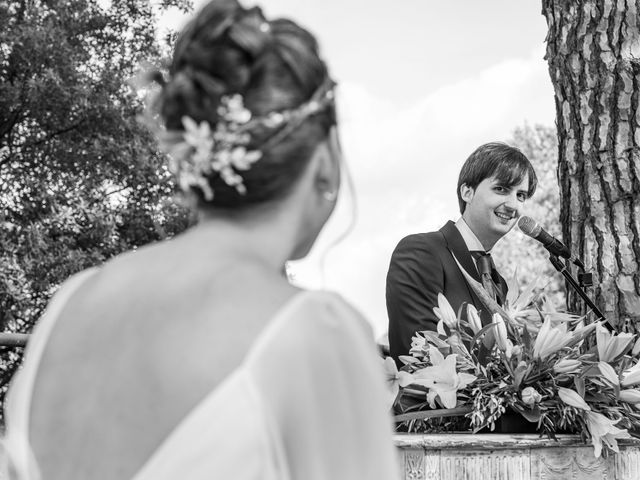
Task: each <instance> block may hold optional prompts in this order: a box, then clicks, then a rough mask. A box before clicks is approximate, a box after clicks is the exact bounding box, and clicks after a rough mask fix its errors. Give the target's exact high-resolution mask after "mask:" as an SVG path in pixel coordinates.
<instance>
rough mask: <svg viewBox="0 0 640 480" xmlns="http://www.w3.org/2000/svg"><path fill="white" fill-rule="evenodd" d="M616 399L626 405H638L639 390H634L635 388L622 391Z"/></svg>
mask: <svg viewBox="0 0 640 480" xmlns="http://www.w3.org/2000/svg"><path fill="white" fill-rule="evenodd" d="M618 398H619V399H620V400H622V401H623V402H626V403H640V390H636V389H635V388H631V389H629V390H622V391H620V395H618Z"/></svg>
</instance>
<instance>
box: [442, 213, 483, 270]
mask: <svg viewBox="0 0 640 480" xmlns="http://www.w3.org/2000/svg"><path fill="white" fill-rule="evenodd" d="M440 232H441V233H442V235H444V239H445V241H446V242H447V247H448V248H449V250H451V252H452V253H453V254H454V255H455V256H456V258H457V259H458V261H459V262H460V265H462V266H463V267H464V269H465V270H466V271H467V272H468V273H469V275H471V276H472V277H473V278H474V279H476V280H477V281H478V282H480V281H481V279H480V274H479V273H478V269H477V268H476V264H475V262H474V261H473V257H471V253H469V249H468V248H467V244H466V243H464V239H463V238H462V235H460V232H459V231H458V228H457V227H456V225H455V223H453V222H452V221H448V222H447V223H446V224H445V226H444V227H442V228H441V229H440Z"/></svg>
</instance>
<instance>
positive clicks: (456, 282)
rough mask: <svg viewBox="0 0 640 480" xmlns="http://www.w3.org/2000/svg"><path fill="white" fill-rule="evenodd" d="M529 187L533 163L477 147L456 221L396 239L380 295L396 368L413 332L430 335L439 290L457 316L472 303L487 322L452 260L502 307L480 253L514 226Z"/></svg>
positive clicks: (510, 150)
mask: <svg viewBox="0 0 640 480" xmlns="http://www.w3.org/2000/svg"><path fill="white" fill-rule="evenodd" d="M536 185H537V177H536V174H535V171H534V169H533V166H532V165H531V162H529V160H528V159H527V157H526V156H525V155H524V154H523V153H522V152H521V151H520V150H518V149H517V148H514V147H510V146H509V145H506V144H503V143H487V144H485V145H482V146H480V147H478V148H477V149H476V150H475V151H474V152H473V153H472V154H471V156H470V157H469V158H468V159H467V161H466V162H465V163H464V165H463V166H462V170H461V171H460V176H459V178H458V192H457V193H458V203H459V205H460V213H461V214H462V217H461V218H460V219H459V220H458V221H457V222H455V223H453V222H451V221H449V222H447V223H446V224H445V226H444V227H442V228H441V229H440V230H439V231H437V232H429V233H416V234H413V235H409V236H407V237H405V238H403V239H402V240H400V243H398V246H397V247H396V249H395V250H394V252H393V255H392V256H391V263H390V265H389V272H388V274H387V290H386V297H387V312H388V314H389V349H390V353H391V356H392V357H393V358H394V359H395V360H396V362H397V363H398V364H399V365H400V362H399V361H398V356H399V355H408V354H409V350H410V349H411V337H412V336H413V335H414V334H415V333H416V332H418V331H421V330H433V331H435V330H436V324H437V322H438V318H437V317H436V315H435V314H434V313H433V308H434V307H437V306H438V293H442V294H444V296H445V297H446V298H447V300H448V301H449V303H450V304H451V306H452V307H453V311H454V312H456V314H457V313H458V311H459V309H460V307H461V306H462V305H463V304H465V303H471V304H473V305H474V306H475V307H476V308H477V309H478V311H479V312H480V317H481V319H482V323H483V325H485V324H487V323H489V322H490V321H491V315H490V314H489V313H488V312H487V311H486V309H485V308H484V307H483V305H482V303H481V301H480V299H479V298H478V297H477V296H476V295H475V293H474V292H473V291H472V290H471V287H470V286H469V285H468V284H467V282H466V280H465V278H464V276H463V274H462V272H461V271H460V268H459V267H458V264H457V263H456V260H455V259H454V255H455V258H456V259H457V260H458V262H460V265H462V267H463V268H464V269H465V270H466V271H467V272H468V273H469V274H470V275H471V276H472V277H474V278H475V279H476V280H477V281H478V282H481V283H482V284H483V286H484V287H485V289H487V290H489V293H490V294H491V295H493V296H494V298H496V300H497V301H498V303H501V301H502V300H503V299H504V295H506V283H505V281H504V279H503V278H502V277H501V276H500V275H499V274H498V273H497V271H496V270H495V267H494V266H493V261H492V260H491V258H490V256H487V253H489V252H490V251H491V249H492V248H493V246H494V245H495V243H496V242H497V241H498V240H500V239H501V238H502V237H503V236H504V235H506V234H507V233H508V232H509V230H511V228H513V226H514V225H515V223H516V221H517V220H518V217H519V216H520V213H521V208H522V206H523V204H524V203H525V201H526V200H527V199H528V198H530V197H531V196H532V195H533V193H534V192H535V189H536Z"/></svg>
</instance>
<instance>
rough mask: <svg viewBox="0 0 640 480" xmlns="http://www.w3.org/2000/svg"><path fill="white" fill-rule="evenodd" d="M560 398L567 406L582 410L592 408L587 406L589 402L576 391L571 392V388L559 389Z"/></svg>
mask: <svg viewBox="0 0 640 480" xmlns="http://www.w3.org/2000/svg"><path fill="white" fill-rule="evenodd" d="M558 396H559V397H560V400H562V401H563V402H564V403H566V404H567V405H571V406H572V407H576V408H580V409H582V410H587V411H588V410H591V407H590V406H589V405H587V402H585V401H584V398H582V397H581V396H580V394H579V393H578V392H576V391H575V390H571V389H570V388H564V387H558Z"/></svg>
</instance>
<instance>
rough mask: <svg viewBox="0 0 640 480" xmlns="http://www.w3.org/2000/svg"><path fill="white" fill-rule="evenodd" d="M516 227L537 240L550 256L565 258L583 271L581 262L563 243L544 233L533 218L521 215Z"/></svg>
mask: <svg viewBox="0 0 640 480" xmlns="http://www.w3.org/2000/svg"><path fill="white" fill-rule="evenodd" d="M518 227H520V230H521V231H522V233H524V234H525V235H528V236H530V237H531V238H533V239H535V240H538V241H539V242H540V243H541V244H542V245H543V246H544V248H546V249H547V251H548V252H549V253H550V254H551V255H555V256H558V257H562V258H566V259H567V260H569V261H570V262H573V263H575V264H576V265H577V266H578V267H580V268H581V269H582V270H584V264H583V263H582V261H581V260H580V259H579V258H576V257H575V256H574V255H573V254H572V253H571V250H569V248H568V247H567V246H566V245H565V244H564V243H562V242H561V241H560V240H558V239H557V238H555V237H554V236H553V235H550V234H549V233H548V232H546V231H545V230H544V229H543V228H542V227H541V226H540V225H539V224H538V222H536V221H535V220H534V219H533V218H531V217H527V216H526V215H523V216H522V217H520V220H518Z"/></svg>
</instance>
